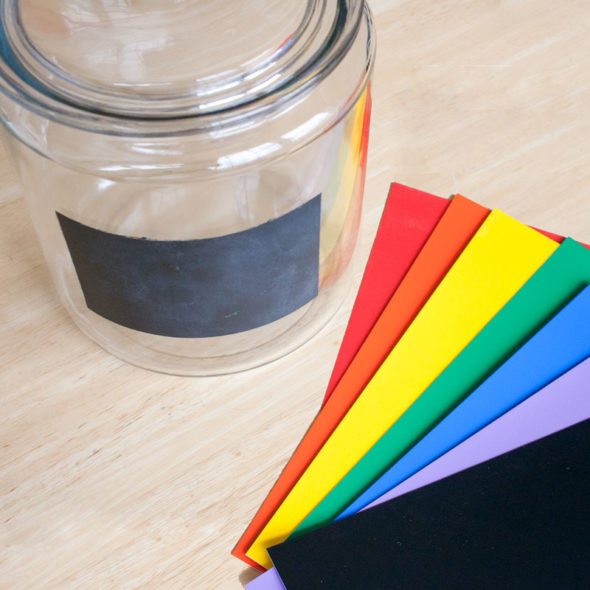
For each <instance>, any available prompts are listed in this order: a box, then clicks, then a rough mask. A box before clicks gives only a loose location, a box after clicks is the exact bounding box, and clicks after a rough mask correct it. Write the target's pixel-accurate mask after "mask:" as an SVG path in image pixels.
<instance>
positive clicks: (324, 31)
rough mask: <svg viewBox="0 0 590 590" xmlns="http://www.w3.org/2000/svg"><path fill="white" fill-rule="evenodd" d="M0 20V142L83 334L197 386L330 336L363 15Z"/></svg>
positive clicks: (226, 7) (7, 3) (192, 9)
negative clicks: (326, 328) (322, 333)
mask: <svg viewBox="0 0 590 590" xmlns="http://www.w3.org/2000/svg"><path fill="white" fill-rule="evenodd" d="M0 7H1V14H0V18H1V21H2V30H1V31H0V34H1V39H0V41H1V59H0V115H1V119H2V123H3V139H4V142H5V144H6V146H7V147H8V150H9V152H10V154H11V155H12V157H13V160H14V162H15V165H16V167H17V169H18V171H19V174H20V178H21V181H22V184H23V187H24V191H25V195H26V199H27V203H28V206H29V209H30V213H31V217H32V219H33V223H34V226H35V230H36V232H37V234H38V237H39V240H40V243H41V245H42V248H43V251H44V254H45V257H46V259H47V263H48V265H49V268H50V271H51V274H52V276H53V280H54V282H55V285H56V287H57V291H58V293H59V296H60V298H61V300H62V302H63V304H64V305H65V307H66V309H67V310H68V312H69V313H70V315H71V316H72V318H73V319H74V321H75V322H76V323H77V325H78V326H79V327H80V328H81V329H82V330H83V331H84V332H85V333H86V334H88V335H89V336H90V337H91V338H92V339H94V340H95V341H96V342H98V343H99V344H100V345H101V346H103V347H104V348H105V349H107V350H109V351H110V352H112V353H113V354H115V355H116V356H118V357H120V358H122V359H124V360H126V361H128V362H131V363H134V364H137V365H140V366H143V367H146V368H150V369H153V370H158V371H164V372H170V373H175V374H186V375H203V374H217V373H225V372H231V371H236V370H240V369H244V368H248V367H252V366H256V365H259V364H262V363H264V362H267V361H269V360H272V359H274V358H278V357H280V356H282V355H283V354H285V353H287V352H289V351H290V350H293V349H294V348H296V347H297V346H299V345H300V344H302V343H303V342H305V341H306V340H307V339H309V338H310V337H311V336H312V335H313V334H314V333H316V332H317V331H318V330H319V329H320V328H321V327H322V326H323V325H324V324H325V323H326V322H327V321H328V319H329V318H330V317H331V315H332V314H333V313H334V311H335V310H336V308H337V306H338V304H339V303H340V302H341V301H342V299H343V297H344V295H345V293H346V292H347V289H348V286H349V284H350V276H349V274H350V265H349V261H350V257H351V254H352V251H353V249H354V246H355V241H356V236H357V231H358V226H359V220H360V214H361V202H362V193H363V186H364V175H365V166H366V153H367V141H368V130H369V117H370V111H371V108H370V107H371V96H370V83H369V79H370V74H371V70H372V64H373V59H374V51H375V39H374V31H373V28H372V23H371V17H370V14H369V12H368V9H367V7H366V6H365V4H364V2H363V1H360V0H342V1H339V0H308V1H307V2H302V3H290V2H277V1H269V0H267V1H264V2H263V1H252V0H250V1H248V2H246V1H240V2H235V3H228V2H218V1H213V2H212V1H208V2H204V1H196V0H184V1H180V2H175V3H174V4H173V5H170V3H168V2H160V3H158V2H153V1H152V2H147V1H145V0H136V1H134V0H129V1H126V2H112V1H110V0H102V1H100V2H93V3H88V2H65V1H63V2H62V1H61V0H55V1H54V2H51V3H45V2H41V1H39V0H21V1H19V0H12V1H11V0H2V1H0Z"/></svg>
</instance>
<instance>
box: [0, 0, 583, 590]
mask: <svg viewBox="0 0 590 590" xmlns="http://www.w3.org/2000/svg"><path fill="white" fill-rule="evenodd" d="M372 8H373V11H374V16H375V22H376V28H377V35H378V56H377V64H376V69H375V73H374V110H373V124H372V135H371V143H370V150H369V163H368V178H367V185H366V191H365V203H364V217H363V221H362V225H361V234H360V239H359V244H358V254H357V256H358V260H357V267H356V268H357V270H356V279H355V280H356V281H357V282H358V280H360V277H361V274H362V267H363V261H364V260H365V259H366V257H367V255H368V252H369V249H370V246H371V243H372V239H373V236H374V233H375V230H376V228H377V224H378V221H379V216H380V213H381V210H382V207H383V204H384V200H385V197H386V193H387V190H388V186H389V183H390V182H391V181H393V180H396V181H398V182H401V183H404V184H408V185H410V186H414V187H416V188H420V189H423V190H425V191H429V192H432V193H434V194H438V195H441V196H448V195H450V194H452V193H457V192H460V193H462V194H464V195H466V196H468V197H470V198H472V199H474V200H476V201H478V202H480V203H482V204H485V205H487V206H490V207H499V208H501V209H503V210H504V211H506V212H507V213H509V214H511V215H513V216H515V217H516V218H518V219H520V220H521V221H523V222H526V223H528V224H531V225H535V226H538V227H542V228H545V229H549V230H552V231H555V232H557V233H561V234H565V235H571V236H573V237H575V238H577V239H579V240H582V241H586V242H588V241H590V198H589V191H590V36H589V35H588V31H589V30H590V7H589V6H588V3H587V2H586V1H585V0H570V1H569V2H565V3H563V2H561V3H560V2H552V1H550V0H480V1H479V2H473V1H472V0H454V1H449V2H432V1H428V0H405V1H404V0H373V3H372ZM0 203H1V205H0V207H1V208H0V211H1V215H0V279H1V285H2V287H1V289H0V333H1V334H2V340H1V342H0V358H1V368H0V588H2V589H7V590H9V589H10V590H17V589H35V590H39V589H45V588H48V589H49V588H50V589H52V590H55V589H58V588H59V589H62V588H67V589H70V588H85V589H86V588H92V589H96V588H98V589H111V588H112V589H131V588H158V589H160V588H161V589H176V588H197V589H204V590H208V589H219V588H222V589H224V590H225V589H234V588H235V589H238V588H242V587H243V584H244V583H245V582H247V581H249V580H250V579H252V578H253V577H255V575H256V572H255V571H254V570H252V569H251V568H248V567H247V566H245V565H244V564H243V563H242V562H240V561H238V560H237V559H235V558H233V557H231V556H230V551H231V549H232V547H233V546H234V544H235V543H236V541H237V539H238V538H239V536H240V534H241V533H242V531H243V530H244V528H245V527H246V525H247V524H248V523H249V521H250V519H251V518H252V517H253V515H254V513H255V511H256V509H257V507H258V506H259V505H260V503H261V502H262V500H263V498H264V497H265V495H266V493H267V491H268V490H269V488H270V486H271V484H272V483H273V481H274V479H275V478H276V477H277V475H278V474H279V472H280V470H281V468H282V466H283V465H284V463H285V462H286V460H287V459H288V457H289V455H290V453H291V452H292V451H293V449H294V447H295V446H296V444H297V442H298V440H299V439H300V437H301V436H302V434H303V433H304V432H305V429H306V426H307V425H308V424H309V422H310V421H311V419H312V418H313V416H314V414H315V413H316V412H317V410H318V408H319V406H320V403H321V400H322V398H323V394H324V390H325V387H326V385H327V382H328V377H329V375H330V371H331V368H332V365H333V362H334V359H335V357H336V354H337V351H338V346H339V341H340V339H341V337H342V334H343V331H344V328H345V325H346V321H347V315H348V313H349V312H350V308H351V306H352V302H353V298H354V293H353V292H351V294H350V296H349V297H348V299H347V301H346V304H345V305H344V306H343V307H342V308H341V309H340V311H339V312H338V314H337V315H336V317H335V318H334V319H333V320H332V321H331V323H330V324H329V325H328V326H327V327H326V328H324V330H323V331H322V332H320V333H319V334H318V335H317V336H316V337H315V338H314V339H313V340H311V341H310V342H308V343H307V344H306V345H304V346H303V347H301V348H299V349H298V350H296V351H295V352H293V353H292V354H290V355H289V356H288V357H286V358H284V359H282V360H279V361H276V362H274V363H271V364H269V365H267V366H264V367H261V368H258V369H254V370H251V371H247V372H243V373H240V374H235V375H229V376H223V377H214V378H181V377H171V376H166V375H161V374H156V373H152V372H149V371H146V370H142V369H139V368H135V367H132V366H129V365H127V364H125V363H123V362H122V361H120V360H118V359H116V358H114V357H112V356H111V355H109V354H108V353H106V352H104V351H103V350H102V349H100V348H99V347H98V346H97V345H96V344H94V343H93V342H91V341H90V340H89V339H88V338H86V337H85V336H84V335H82V334H81V333H80V332H79V331H78V329H77V328H76V327H75V326H74V324H73V323H72V321H71V320H70V319H69V317H68V316H67V315H66V312H65V311H64V310H63V309H62V307H61V306H60V304H59V303H58V301H57V297H56V294H55V292H54V289H53V286H52V284H51V281H50V277H49V274H48V271H47V270H46V267H45V263H44V260H43V258H42V254H41V250H40V247H39V245H38V243H37V240H36V237H35V235H34V232H33V228H32V226H31V223H30V220H29V216H28V213H27V210H26V206H25V202H24V200H23V198H22V196H21V189H20V187H19V184H18V181H17V178H16V175H15V173H14V171H13V169H12V168H11V167H10V165H9V162H8V161H7V160H6V158H5V155H4V152H2V153H1V154H0ZM368 590H370V589H368Z"/></svg>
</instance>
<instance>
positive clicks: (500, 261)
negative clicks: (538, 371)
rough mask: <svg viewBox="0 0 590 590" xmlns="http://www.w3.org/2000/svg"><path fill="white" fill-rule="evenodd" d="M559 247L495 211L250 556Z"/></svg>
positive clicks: (303, 509)
mask: <svg viewBox="0 0 590 590" xmlns="http://www.w3.org/2000/svg"><path fill="white" fill-rule="evenodd" d="M556 248H557V243H556V242H554V241H553V240H550V239H549V238H546V237H544V236H542V235H541V234H540V233H538V232H536V231H534V230H532V229H530V228H529V227H527V226H525V225H523V224H522V223H519V222H518V221H516V220H515V219H512V218H511V217H509V216H508V215H506V214H505V213H502V212H501V211H498V210H494V211H492V212H491V213H490V215H489V216H488V218H487V219H486V220H485V221H484V223H483V224H482V226H481V227H480V229H479V230H478V232H477V233H476V234H475V235H474V237H473V238H472V240H471V241H470V242H469V244H468V245H467V247H466V248H465V250H464V251H463V252H462V253H461V255H460V256H459V258H458V259H457V261H456V262H455V264H454V265H453V266H452V268H451V269H450V270H449V272H448V273H447V275H446V276H445V278H444V279H443V280H442V281H441V283H440V284H439V286H438V288H437V289H436V291H435V292H434V293H433V294H432V296H431V297H430V299H429V300H428V301H427V302H426V304H425V305H424V307H423V308H422V310H421V311H420V313H419V314H418V315H417V316H416V318H415V320H414V322H413V323H412V324H411V325H410V326H409V328H408V329H407V331H406V332H405V334H404V335H403V336H402V338H401V339H400V340H399V342H398V344H397V346H396V347H395V348H394V349H393V350H392V351H391V353H390V354H389V356H388V357H387V359H386V360H385V361H384V363H383V364H382V365H381V367H380V368H379V370H378V371H377V373H375V375H374V377H373V378H372V380H371V381H370V382H369V383H368V385H367V386H366V388H365V389H364V391H363V393H362V394H361V395H360V397H359V398H358V399H357V401H356V402H355V404H354V405H353V406H352V407H351V409H350V410H349V412H348V413H347V415H346V416H345V417H344V419H343V420H342V422H341V423H340V424H339V425H338V427H337V428H336V429H335V430H334V432H333V433H332V435H331V436H330V438H329V439H328V440H327V441H326V443H325V444H324V446H323V447H322V449H321V450H320V452H319V453H318V454H317V455H316V457H315V459H314V460H313V461H312V463H311V464H310V465H309V467H308V468H307V470H306V471H305V472H304V474H303V475H302V477H301V478H300V479H299V481H298V482H297V483H296V484H295V486H294V487H293V489H292V490H291V492H290V493H289V495H288V496H287V497H286V498H285V500H284V501H283V503H282V504H281V506H279V508H278V509H277V511H276V512H275V513H274V515H273V516H272V518H271V519H270V520H269V521H268V523H267V524H266V526H265V527H264V529H263V530H262V531H261V533H260V535H259V536H258V537H257V539H256V540H255V541H254V543H253V544H252V546H251V547H250V549H249V550H248V552H247V555H248V556H249V557H250V558H252V559H253V560H255V561H256V562H258V563H259V564H260V565H262V566H264V567H270V566H271V565H272V564H271V561H270V559H269V557H268V554H267V552H266V548H267V547H271V546H272V545H276V544H277V543H280V542H282V541H283V540H284V539H286V538H287V536H288V535H289V534H290V533H291V532H292V531H293V530H294V529H295V528H296V527H297V525H298V524H299V523H300V522H301V521H302V520H303V519H304V518H305V517H306V516H307V515H308V514H309V513H310V512H311V511H312V510H313V509H314V508H315V506H316V505H317V504H318V503H319V502H320V501H321V500H322V499H323V498H324V497H325V496H326V495H327V494H328V493H329V492H330V490H331V489H332V488H333V487H334V486H335V485H336V484H337V483H338V482H339V481H340V480H341V479H342V478H343V477H344V476H345V475H346V473H348V471H350V469H351V468H352V467H353V466H354V465H355V464H356V463H357V462H358V461H359V460H360V459H361V458H362V457H363V455H364V454H365V453H366V452H367V451H368V450H369V449H370V448H371V447H372V446H373V445H374V444H375V443H376V442H377V440H378V439H379V438H381V436H382V435H383V434H384V433H385V432H386V430H388V429H389V428H390V426H391V425H392V424H393V423H394V422H395V421H396V420H397V419H398V418H399V417H400V416H401V415H402V414H403V412H404V411H405V410H406V409H407V408H408V407H409V406H410V405H411V404H412V403H413V402H414V401H415V400H416V398H417V397H418V396H419V395H420V394H421V393H422V392H423V391H424V390H425V389H426V388H427V387H428V386H429V385H430V384H431V383H432V381H434V379H436V377H437V376H438V375H439V374H440V373H441V372H442V371H443V370H444V369H445V368H446V367H447V365H448V364H449V363H450V362H452V361H453V359H454V358H455V357H456V356H457V355H458V354H459V353H460V352H461V350H463V348H465V346H466V345H467V344H469V342H470V341H471V340H472V339H473V338H474V337H475V336H476V335H477V333H478V332H479V331H480V330H481V329H482V328H483V327H484V326H485V325H486V324H487V323H488V322H489V321H490V320H491V319H492V317H493V316H494V315H495V314H496V313H497V312H498V311H499V310H500V309H501V308H502V307H503V306H504V305H505V304H506V303H507V302H508V301H509V300H510V298H511V297H512V296H513V295H514V294H515V293H516V292H517V291H518V290H519V289H520V287H522V285H523V284H524V283H525V282H526V281H527V279H528V278H529V277H530V276H531V275H532V274H533V273H534V272H535V271H536V270H537V269H538V268H539V267H540V266H541V265H542V264H543V262H545V260H547V258H548V257H549V256H550V255H551V253H552V252H553V251H554V250H555V249H556Z"/></svg>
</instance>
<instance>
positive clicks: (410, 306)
mask: <svg viewBox="0 0 590 590" xmlns="http://www.w3.org/2000/svg"><path fill="white" fill-rule="evenodd" d="M488 213H489V209H487V208H485V207H483V206H481V205H478V204H477V203H474V202H473V201H470V200H469V199H466V198H465V197H462V196H460V195H456V196H455V197H454V198H453V200H452V201H451V204H450V205H449V206H448V208H447V209H446V211H445V213H444V215H443V216H442V218H441V219H440V221H439V223H438V224H437V225H436V227H435V229H434V231H433V232H432V234H431V236H430V238H429V239H428V241H427V242H426V244H425V245H424V247H423V248H422V250H421V251H420V253H419V255H418V256H417V258H416V260H415V262H414V264H413V265H412V267H411V268H410V269H409V270H408V272H407V274H406V276H405V277H404V279H403V280H402V282H401V283H400V285H399V287H398V288H397V290H396V291H395V293H394V294H393V296H392V298H391V299H390V300H389V302H388V303H387V305H386V307H385V308H384V310H383V313H382V314H381V316H380V317H379V319H378V320H377V321H376V323H375V325H374V326H373V329H372V330H371V331H370V333H369V335H368V337H367V339H366V340H365V342H364V343H363V344H362V346H361V348H360V349H359V351H358V352H357V354H356V356H355V357H354V359H353V360H352V362H351V363H350V365H349V367H348V369H347V370H346V371H345V373H344V374H343V376H342V378H341V379H340V381H339V382H338V384H337V385H336V387H335V388H334V390H333V392H332V394H331V395H330V397H329V398H328V400H327V401H326V403H325V405H324V407H323V408H322V409H321V410H320V412H319V414H318V415H317V416H316V418H315V420H314V421H313V422H312V424H311V426H310V428H309V430H308V431H307V432H306V434H305V436H304V437H303V439H302V440H301V442H300V443H299V446H298V447H297V449H296V450H295V452H294V454H293V456H292V457H291V459H290V461H289V462H288V463H287V465H286V467H285V469H284V470H283V472H282V473H281V475H280V476H279V478H278V480H277V481H276V483H275V485H274V486H273V488H272V489H271V491H270V493H269V494H268V496H267V497H266V499H265V501H264V502H263V504H262V506H261V507H260V509H259V510H258V512H257V513H256V515H255V517H254V519H253V521H252V522H251V524H250V525H249V527H248V528H247V529H246V531H245V533H244V534H243V536H242V538H241V539H240V541H239V542H238V545H237V546H236V548H235V549H234V551H233V554H234V555H235V556H236V557H239V558H240V559H242V560H244V561H245V562H246V563H248V564H250V565H252V560H250V558H248V557H247V556H245V555H244V554H245V552H246V551H247V550H248V548H249V546H250V545H251V543H252V542H253V541H254V540H255V539H256V537H257V535H258V533H259V532H260V531H261V530H262V529H263V527H264V526H265V525H266V523H267V522H268V520H269V519H270V518H271V517H272V515H273V514H274V512H275V511H276V510H277V508H278V507H279V506H280V504H281V502H282V501H283V500H284V498H285V497H286V495H287V494H288V493H289V492H290V490H291V488H292V487H293V486H294V485H295V483H296V482H297V480H298V479H299V477H301V475H302V473H303V472H304V471H305V469H306V468H307V467H308V465H309V464H310V463H311V461H312V460H313V458H314V457H315V455H316V454H317V453H318V451H319V450H320V449H321V448H322V446H323V444H324V443H325V442H326V440H327V439H328V438H329V437H330V434H331V433H332V431H333V430H334V428H336V426H337V425H338V424H339V423H340V421H341V420H342V418H343V417H344V416H345V415H346V412H347V411H348V410H349V408H350V407H351V406H352V404H353V403H354V402H355V401H356V399H357V397H358V396H359V395H360V393H361V392H362V390H363V388H364V386H365V385H366V384H367V382H368V381H369V380H370V378H371V377H372V376H373V374H374V373H375V371H376V370H377V368H378V367H379V365H380V364H381V362H382V361H383V360H384V358H385V357H386V356H387V354H388V353H389V352H390V351H391V349H392V348H393V347H394V346H395V344H396V343H397V341H398V340H399V338H400V337H401V336H402V334H403V333H404V331H405V330H406V328H407V326H408V325H409V324H410V323H411V322H412V320H413V319H414V317H415V316H416V314H417V313H418V312H419V311H420V309H421V308H422V305H423V304H424V303H425V302H426V300H427V299H428V297H429V296H430V294H431V293H432V292H433V291H434V289H435V288H436V287H437V285H438V283H439V282H440V281H441V280H442V278H443V277H444V276H445V274H446V272H447V270H448V269H449V268H450V267H451V266H452V264H453V262H454V261H455V259H456V258H457V257H458V256H459V254H460V253H461V252H462V250H463V248H464V247H465V246H466V245H467V243H468V242H469V240H470V239H471V237H472V236H473V234H474V233H475V232H476V231H477V229H478V228H479V226H480V225H481V224H482V223H483V221H484V219H485V218H486V217H487V215H488Z"/></svg>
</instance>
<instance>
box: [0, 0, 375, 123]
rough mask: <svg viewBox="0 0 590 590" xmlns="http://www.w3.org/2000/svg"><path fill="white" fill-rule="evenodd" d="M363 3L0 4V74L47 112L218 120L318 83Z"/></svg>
mask: <svg viewBox="0 0 590 590" xmlns="http://www.w3.org/2000/svg"><path fill="white" fill-rule="evenodd" d="M363 5H364V2H363V1H362V0H307V1H306V2H289V1H284V0H283V1H279V0H239V1H238V0H234V1H232V2H228V1H227V0H201V1H199V0H174V1H165V2H164V1H160V2H158V1H157V0H100V1H96V2H89V1H80V0H77V1H72V0H51V2H48V1H47V0H4V1H1V11H2V12H1V14H0V23H1V24H0V58H1V61H0V75H1V76H2V77H3V78H4V81H5V82H6V81H7V82H8V83H9V84H8V88H10V90H11V91H13V92H15V93H16V94H17V95H18V97H19V98H20V99H21V100H22V101H23V102H24V103H26V104H28V106H31V105H33V106H36V107H37V108H49V109H50V110H52V112H53V113H54V114H57V115H59V113H64V114H68V113H69V114H70V115H71V114H72V113H71V109H74V110H75V111H77V112H78V114H77V116H80V112H82V113H83V112H86V113H88V114H90V115H98V116H100V115H110V116H114V117H122V118H131V119H140V120H141V119H175V118H186V117H198V116H208V115H213V114H223V113H227V112H230V111H232V110H235V109H244V108H250V107H252V106H253V105H258V106H259V105H260V104H269V103H273V102H276V101H281V100H284V99H286V98H287V97H293V96H294V95H296V94H298V93H301V92H304V91H305V90H306V88H307V87H309V86H311V85H313V84H314V83H315V82H317V78H318V77H322V76H326V75H327V74H328V73H329V72H330V71H331V69H333V68H334V67H335V65H337V63H338V62H339V61H340V59H342V57H343V56H344V55H345V53H346V51H347V49H348V47H349V46H350V44H351V43H352V41H353V40H354V37H355V35H356V32H357V31H358V28H359V23H360V20H361V18H362V13H363ZM6 88H7V85H6V84H2V87H1V89H3V90H4V91H5V92H6Z"/></svg>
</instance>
